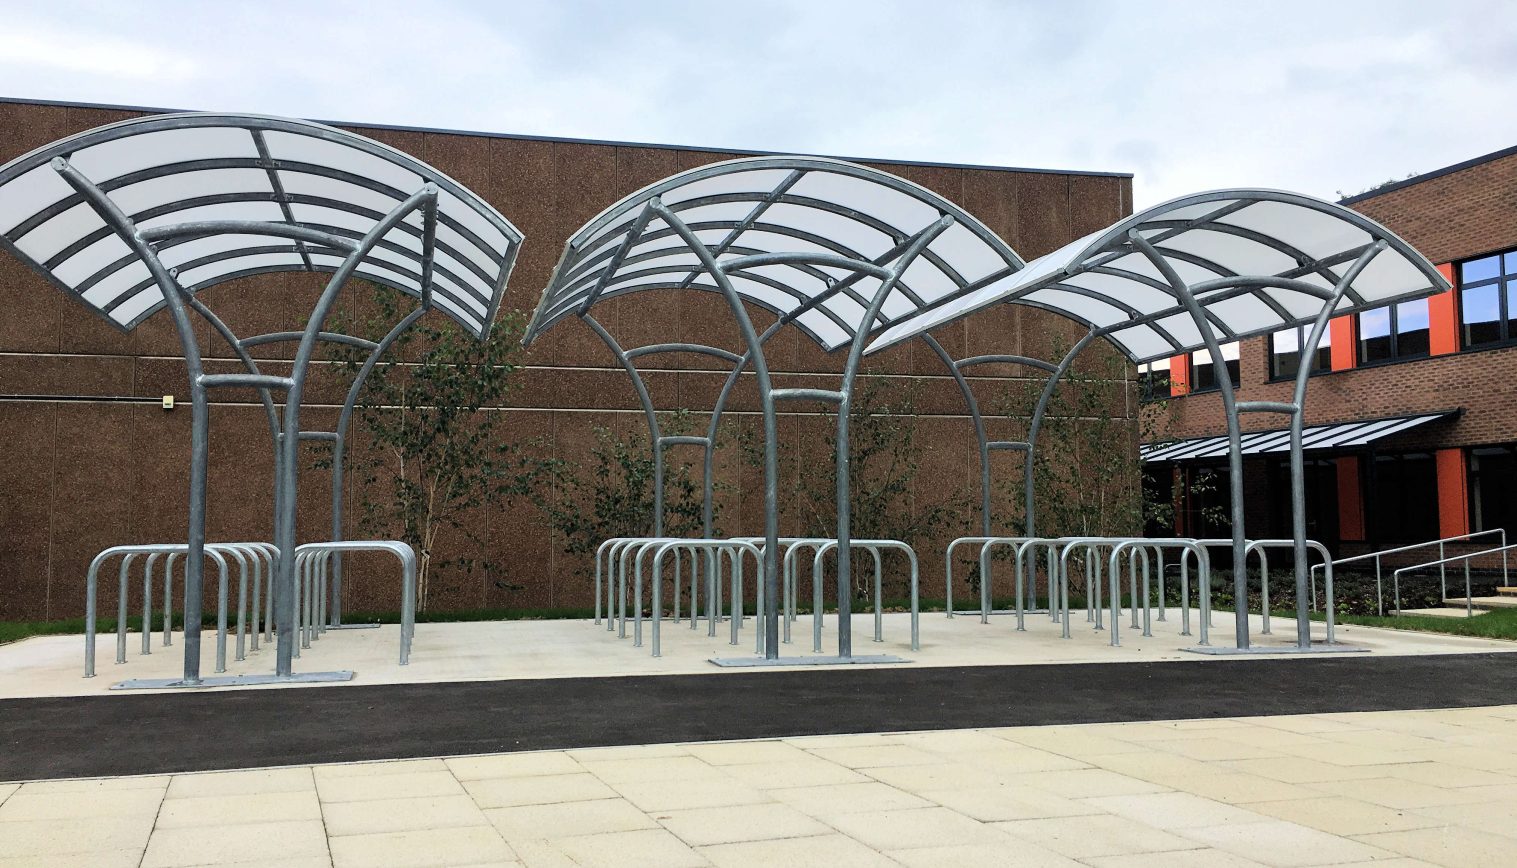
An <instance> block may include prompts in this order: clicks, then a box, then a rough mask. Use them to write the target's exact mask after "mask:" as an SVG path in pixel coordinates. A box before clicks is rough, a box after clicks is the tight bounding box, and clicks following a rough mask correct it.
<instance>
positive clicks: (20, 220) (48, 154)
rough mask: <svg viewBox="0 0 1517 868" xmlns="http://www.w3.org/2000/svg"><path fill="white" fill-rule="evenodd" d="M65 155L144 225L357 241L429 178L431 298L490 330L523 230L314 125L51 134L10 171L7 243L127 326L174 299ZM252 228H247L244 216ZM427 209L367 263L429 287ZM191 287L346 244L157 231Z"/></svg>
mask: <svg viewBox="0 0 1517 868" xmlns="http://www.w3.org/2000/svg"><path fill="white" fill-rule="evenodd" d="M55 158H63V159H65V160H67V161H68V163H69V164H70V165H71V166H73V168H74V169H76V170H77V171H79V172H80V173H82V174H83V175H84V176H85V177H87V178H88V179H89V180H90V181H91V182H93V183H94V184H96V185H98V186H99V187H100V188H101V189H102V190H104V191H105V192H106V193H107V194H108V195H109V196H110V198H111V200H112V201H113V202H115V203H116V205H117V206H118V207H119V208H120V209H121V210H122V211H123V212H125V213H126V215H127V216H128V217H130V218H131V219H132V220H133V221H134V222H135V223H136V224H137V226H138V227H139V228H142V229H154V228H160V227H164V226H169V225H174V224H183V223H201V222H205V221H256V222H258V223H270V224H284V225H285V226H296V227H300V228H303V229H312V230H318V231H320V232H323V233H327V234H330V235H336V236H340V237H341V238H345V239H351V240H357V239H358V238H361V237H362V236H363V235H364V234H365V233H367V232H368V231H369V230H371V229H372V228H373V227H374V226H375V224H376V223H378V222H379V220H380V219H381V218H382V217H384V216H385V214H386V213H388V212H389V211H391V210H392V209H394V208H395V207H396V206H397V205H399V204H400V203H401V202H403V201H405V200H406V199H407V198H408V197H410V196H411V195H412V194H414V193H416V192H417V191H418V190H420V189H421V188H422V187H423V185H425V184H426V183H427V182H431V183H433V184H435V185H436V186H437V187H438V189H439V198H438V223H437V235H436V251H435V261H434V271H433V282H432V300H433V302H434V304H435V305H436V306H437V307H438V308H440V309H442V310H443V311H444V312H446V313H447V314H448V315H449V316H451V317H452V318H453V319H454V320H456V321H457V322H458V323H459V324H460V325H462V326H463V327H464V328H466V329H468V330H469V331H470V332H471V333H473V334H474V335H475V336H477V337H483V336H484V335H485V334H487V333H488V332H489V328H490V323H491V321H492V320H493V319H494V316H495V311H496V308H497V306H498V305H499V304H500V300H501V293H502V290H503V288H504V286H505V283H506V279H507V277H508V276H509V274H510V272H511V266H512V264H513V263H514V261H515V259H516V253H517V250H518V248H519V247H520V245H521V240H522V234H521V233H520V232H519V231H517V229H516V227H514V226H512V225H511V223H510V222H509V221H507V220H506V219H505V218H504V217H502V216H501V215H500V214H499V213H497V212H496V211H495V209H493V208H491V207H490V206H489V205H488V204H486V203H485V202H483V201H481V200H480V199H479V198H478V197H477V196H475V195H474V194H473V193H471V192H470V191H469V190H467V189H466V188H464V187H463V186H462V185H460V184H458V183H457V182H455V181H453V180H452V179H450V178H448V177H447V176H446V175H444V174H443V173H441V172H439V171H437V170H436V169H434V168H432V167H431V166H428V165H427V164H425V163H422V162H420V161H419V160H416V159H414V158H412V157H410V156H408V155H406V154H404V153H402V152H400V151H397V150H395V149H394V148H390V147H388V146H386V145H382V144H380V143H379V142H375V141H372V140H370V139H366V138H364V137H362V136H357V135H354V134H352V133H348V132H344V131H342V130H338V129H334V128H332V127H328V126H323V125H321V124H315V123H310V122H307V121H297V120H288V119H283V118H272V117H262V116H255V115H228V114H173V115H158V116H153V117H148V118H141V119H136V120H130V121H125V122H122V123H118V124H112V125H110V126H105V127H100V128H98V129H94V130H90V131H88V132H84V133H80V134H78V135H75V136H72V137H70V138H67V139H62V140H60V141H58V142H54V143H53V144H51V145H48V146H46V147H44V148H41V149H39V150H36V151H33V152H32V153H30V154H27V155H26V156H24V157H21V158H19V159H17V160H14V161H12V162H11V163H8V164H6V165H5V166H4V167H0V246H3V247H5V248H7V249H9V250H10V251H11V252H12V253H14V254H16V255H17V256H18V257H19V258H21V259H22V260H23V261H24V262H26V263H27V264H28V265H30V266H31V267H32V268H33V269H34V270H35V271H37V272H39V273H40V274H42V275H43V276H44V277H46V278H47V279H49V280H50V281H52V282H53V283H54V284H55V285H57V286H58V287H59V288H61V289H63V290H65V291H66V292H68V293H69V294H70V295H72V296H74V297H75V298H77V299H79V300H80V301H82V302H83V303H84V304H86V305H88V306H89V307H90V308H91V309H93V310H94V311H95V312H97V313H99V314H100V315H102V316H104V317H105V318H106V319H108V320H109V321H110V322H112V323H113V324H115V325H116V326H117V327H119V328H121V329H123V330H130V329H132V328H135V327H136V326H137V324H138V323H140V322H142V321H143V320H144V319H146V318H148V317H149V316H152V315H153V313H155V312H156V311H157V310H158V309H159V308H161V307H163V306H164V304H165V302H164V300H163V296H162V293H161V292H160V290H159V288H158V286H157V285H156V284H155V283H154V282H153V279H152V277H151V276H150V275H149V273H148V269H147V267H146V265H144V264H143V263H142V262H141V261H140V260H139V259H138V258H137V257H136V256H135V255H134V254H133V253H132V251H131V250H130V248H128V246H127V245H126V243H125V242H123V241H122V240H121V238H120V237H118V236H117V235H116V234H115V233H114V232H113V231H112V230H111V229H110V228H109V227H108V226H107V225H106V223H105V222H104V221H103V220H101V218H100V217H99V216H98V215H97V214H96V212H95V211H94V210H93V209H92V208H91V207H90V205H89V204H88V203H86V202H85V201H84V199H83V198H82V197H81V196H80V195H79V194H77V193H75V192H74V190H73V188H71V187H70V186H69V185H68V183H66V182H65V181H64V180H63V178H61V177H60V176H59V173H58V171H57V170H55V169H54V168H53V167H52V166H51V165H50V162H51V161H52V160H54V159H55ZM244 228H247V227H244ZM423 236H424V230H423V215H422V213H421V212H420V211H416V212H413V213H412V214H411V215H410V216H409V217H407V218H406V219H405V220H404V221H402V222H401V223H400V224H399V225H397V226H396V227H395V228H394V229H392V230H391V231H390V232H389V233H388V234H387V235H386V236H385V237H384V239H383V240H382V241H381V242H380V244H379V245H378V246H377V247H376V248H375V249H374V251H373V252H372V253H371V254H370V255H369V256H368V257H366V259H365V261H364V262H363V263H362V264H361V265H360V266H359V268H358V269H357V271H356V273H357V274H358V275H359V276H361V277H364V278H367V279H369V280H373V281H376V282H378V283H383V284H386V285H388V286H391V287H394V288H396V289H398V290H400V291H402V292H406V293H409V294H411V295H417V296H419V295H421V294H422V286H421V281H422V273H423V267H422V263H423ZM155 247H156V248H157V249H158V251H159V254H160V258H161V259H162V260H163V263H164V264H165V265H166V266H168V267H169V268H171V269H177V274H178V279H179V281H180V283H181V285H183V286H184V287H185V288H186V289H187V290H189V291H191V292H197V291H199V290H202V289H205V288H207V287H210V286H215V285H216V284H218V283H222V282H224V281H228V280H232V279H234V278H238V277H245V276H248V275H253V274H264V273H267V272H275V271H334V270H336V269H337V268H338V267H339V266H340V265H341V264H342V262H343V259H344V257H345V255H346V254H345V252H344V251H343V250H341V249H339V248H336V247H329V246H323V245H321V244H319V243H317V242H314V241H304V240H302V241H294V240H291V239H290V238H288V237H278V236H274V235H264V234H260V233H258V232H256V231H236V232H231V231H226V232H206V233H203V234H196V235H193V236H190V237H185V238H174V239H172V240H166V241H161V242H157V243H156V244H155Z"/></svg>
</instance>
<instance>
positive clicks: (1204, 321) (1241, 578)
mask: <svg viewBox="0 0 1517 868" xmlns="http://www.w3.org/2000/svg"><path fill="white" fill-rule="evenodd" d="M1127 238H1128V240H1129V241H1130V242H1132V245H1133V246H1134V247H1135V248H1137V249H1138V250H1140V251H1142V253H1143V255H1144V256H1146V257H1148V260H1149V262H1151V263H1153V265H1154V267H1155V268H1157V269H1159V273H1160V274H1162V275H1163V276H1164V279H1165V280H1166V281H1168V282H1169V284H1170V286H1171V287H1173V289H1174V290H1175V295H1176V297H1177V298H1179V299H1180V303H1181V305H1183V306H1184V307H1185V310H1186V312H1187V313H1189V314H1190V317H1191V320H1192V321H1193V322H1194V323H1195V324H1196V331H1198V332H1199V333H1200V335H1201V339H1202V340H1203V341H1204V342H1205V343H1206V351H1207V353H1208V354H1209V355H1210V356H1211V361H1212V369H1213V370H1214V371H1216V374H1217V385H1218V387H1219V388H1220V389H1221V392H1222V409H1223V412H1224V414H1225V415H1226V417H1227V466H1228V473H1229V475H1230V477H1231V479H1229V480H1228V487H1229V489H1230V492H1231V495H1232V497H1231V506H1232V519H1233V520H1232V526H1233V527H1232V530H1233V537H1232V540H1233V631H1234V634H1235V635H1236V638H1237V645H1238V648H1239V649H1240V650H1246V649H1247V648H1248V647H1249V637H1248V556H1247V553H1246V552H1245V546H1246V545H1247V540H1246V539H1245V537H1244V528H1243V443H1242V438H1243V434H1242V430H1241V428H1240V427H1239V423H1238V399H1237V395H1236V394H1234V392H1233V378H1232V374H1230V373H1229V372H1228V370H1227V361H1226V360H1225V359H1223V358H1222V347H1221V345H1220V344H1218V343H1217V336H1216V333H1215V331H1214V330H1213V328H1212V323H1211V320H1210V319H1208V318H1207V316H1206V311H1205V310H1204V309H1203V308H1202V307H1201V304H1200V302H1198V301H1197V300H1196V296H1195V293H1194V292H1192V291H1191V287H1190V285H1189V284H1187V283H1186V282H1185V281H1184V279H1182V278H1181V277H1180V275H1179V274H1177V273H1176V272H1175V270H1174V268H1173V267H1171V266H1170V264H1169V262H1168V260H1166V259H1165V258H1164V257H1163V256H1162V255H1161V254H1160V253H1159V252H1158V251H1157V250H1155V249H1154V246H1153V245H1152V244H1150V243H1149V242H1148V240H1147V239H1146V238H1144V237H1143V235H1142V233H1140V232H1138V231H1137V230H1136V229H1134V230H1129V231H1128V233H1127ZM1112 632H1113V634H1115V632H1116V625H1115V624H1113V625H1112Z"/></svg>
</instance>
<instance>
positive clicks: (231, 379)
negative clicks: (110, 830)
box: [0, 113, 522, 687]
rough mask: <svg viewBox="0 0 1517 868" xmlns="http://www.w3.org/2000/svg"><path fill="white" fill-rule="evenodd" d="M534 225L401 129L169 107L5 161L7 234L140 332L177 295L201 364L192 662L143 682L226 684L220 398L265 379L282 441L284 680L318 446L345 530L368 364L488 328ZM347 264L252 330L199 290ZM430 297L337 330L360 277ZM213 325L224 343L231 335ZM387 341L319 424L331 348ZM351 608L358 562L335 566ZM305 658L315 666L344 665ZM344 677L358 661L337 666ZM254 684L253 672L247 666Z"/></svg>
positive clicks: (337, 536)
mask: <svg viewBox="0 0 1517 868" xmlns="http://www.w3.org/2000/svg"><path fill="white" fill-rule="evenodd" d="M521 242H522V234H521V233H520V232H519V231H518V230H517V229H516V228H515V227H514V226H512V225H511V223H510V222H509V221H507V220H506V219H505V218H504V217H502V216H501V215H500V214H499V213H498V212H496V211H495V209H494V208H492V207H491V206H490V205H488V204H487V203H486V202H484V200H482V199H481V198H480V197H479V196H477V195H475V194H474V193H472V192H471V191H469V190H468V189H467V188H465V187H463V186H462V185H460V184H459V183H457V182H456V181H453V180H452V179H450V178H449V177H447V176H446V175H444V174H443V173H441V172H439V171H438V170H436V169H435V168H433V167H431V166H429V165H427V164H425V163H423V162H421V161H419V160H417V159H415V158H413V157H411V156H409V155H407V154H405V153H403V152H401V151H398V150H396V149H394V148H391V147H389V146H387V145H383V144H381V143H379V142H376V141H373V140H370V139H367V138H364V137H362V136H358V135H354V134H352V133H348V132H345V131H343V130H339V129H335V128H333V127H328V126H324V125H322V124H317V123H311V122H307V121H299V120H290V119H284V118H274V117H265V116H257V115H241V114H215V113H210V114H168V115H157V116H150V117H145V118H138V119H134V120H128V121H124V122H121V123H117V124H112V125H109V126H104V127H100V128H97V129H93V130H89V131H86V132H83V133H79V134H77V135H74V136H71V137H68V138H65V139H62V140H60V141H57V142H54V143H52V144H50V145H47V146H44V147H42V148H40V149H38V150H36V151H33V152H32V153H30V154H27V155H25V156H22V157H20V158H18V159H16V160H14V161H12V162H11V163H9V164H7V165H5V166H3V167H0V247H4V248H5V249H6V250H7V251H9V252H10V253H11V254H13V255H15V256H16V257H18V258H19V259H20V260H21V261H22V262H24V263H25V264H26V265H28V266H29V267H30V268H31V269H32V270H34V271H36V272H37V273H38V274H40V275H41V276H42V277H44V278H45V279H46V280H47V281H48V282H50V283H51V284H52V285H53V286H55V287H56V288H57V289H59V290H60V291H62V292H63V293H65V294H66V295H68V296H69V298H71V299H73V300H74V301H76V302H78V303H79V304H81V305H83V306H84V307H85V308H86V309H88V310H89V311H90V312H91V313H93V314H95V315H97V316H99V317H101V318H103V319H104V320H105V321H107V322H109V323H110V324H111V325H113V326H114V327H116V328H117V329H119V330H121V331H123V332H130V331H132V330H133V329H135V328H137V326H139V325H140V324H141V323H142V322H144V321H145V320H147V319H148V318H150V317H152V316H154V315H155V314H157V313H158V312H159V311H161V310H165V309H166V310H168V312H169V315H170V317H171V318H172V322H173V325H174V330H175V333H176V335H177V337H178V341H179V347H180V351H181V352H182V354H183V356H184V359H185V362H186V366H187V370H188V379H189V382H188V386H189V394H190V404H191V432H190V450H189V453H190V454H189V469H190V473H189V479H190V490H189V527H188V530H187V535H186V536H187V550H186V553H185V558H186V567H187V570H188V576H187V577H186V595H185V615H186V617H185V624H186V628H185V648H184V655H185V656H184V659H185V664H184V674H183V677H182V678H179V679H172V680H164V681H163V682H162V683H155V684H142V683H139V684H136V685H135V686H142V687H149V686H157V687H164V686H207V685H212V684H214V683H216V682H217V679H215V678H202V677H201V676H200V671H199V669H200V621H201V614H202V611H201V610H202V608H203V600H202V594H203V587H202V585H203V581H202V579H203V575H202V572H203V568H204V559H205V551H206V539H205V510H206V480H207V476H208V474H209V473H210V472H212V468H210V467H209V466H208V460H207V455H208V449H207V439H208V436H209V416H210V396H211V395H212V394H213V393H215V392H218V391H219V390H223V389H227V388H252V389H255V390H257V392H258V395H259V400H260V401H261V403H262V405H263V409H264V413H265V417H266V421H267V424H268V431H269V434H270V439H271V442H272V446H273V449H274V453H275V468H276V480H275V483H274V502H275V511H274V521H273V529H274V539H273V544H274V545H275V546H276V547H277V549H278V551H279V552H280V556H279V563H278V567H277V570H276V571H275V576H274V580H273V581H272V582H271V591H272V594H273V598H274V620H275V623H276V625H277V630H276V633H277V637H278V649H277V655H276V663H275V668H274V673H273V674H272V675H270V676H267V679H268V680H272V681H277V680H290V679H292V678H295V677H296V676H295V674H294V672H293V670H292V657H293V655H294V653H295V642H296V641H297V637H296V635H295V620H296V619H295V610H294V606H295V600H296V589H295V581H296V571H295V553H296V539H295V510H296V480H297V477H298V474H299V446H300V443H301V442H302V441H303V440H311V439H322V440H329V441H331V442H332V443H333V446H334V448H335V455H334V458H335V461H334V474H333V486H332V492H333V528H332V537H333V541H334V542H335V541H340V540H341V538H342V526H341V513H342V506H341V491H342V480H341V468H342V459H343V446H344V438H345V437H346V435H347V425H348V422H349V420H350V418H351V416H352V409H353V406H354V403H355V401H356V400H357V397H358V394H359V392H360V390H361V388H362V385H363V378H364V377H365V376H366V375H367V374H368V372H369V371H370V370H372V368H373V365H374V363H375V362H376V361H377V360H378V358H379V357H380V356H381V355H383V353H384V352H385V351H386V350H387V349H388V348H389V346H390V345H391V344H392V343H393V341H394V340H395V339H396V338H397V337H398V336H399V335H400V333H401V332H402V331H403V330H404V329H405V328H407V327H408V326H410V325H411V324H412V323H414V322H415V321H416V319H417V318H418V317H420V316H421V315H423V314H424V313H426V312H427V311H433V310H435V311H438V312H440V313H442V314H444V315H446V316H448V317H449V318H451V319H452V320H453V321H454V322H456V323H457V324H458V325H459V326H460V327H461V328H463V329H464V330H465V331H467V332H468V333H469V334H470V335H472V336H473V337H475V338H477V339H480V340H485V339H487V338H488V337H489V334H490V326H491V322H492V321H493V319H494V317H495V314H496V311H497V308H498V307H499V305H500V302H501V298H502V295H503V292H504V290H505V286H506V281H507V279H508V278H509V277H510V274H511V268H512V265H513V264H514V262H515V260H516V256H517V253H518V251H519V249H520V246H521ZM292 271H301V272H313V273H323V274H326V275H329V276H328V278H327V281H326V283H325V286H324V288H323V289H322V290H321V292H320V294H319V297H318V300H317V301H316V302H315V304H314V306H313V307H312V308H311V310H310V312H309V315H308V316H307V317H306V319H305V320H304V322H295V323H291V324H290V329H291V330H289V331H278V332H269V333H265V334H259V335H250V336H243V337H239V336H238V335H236V334H235V333H234V332H233V331H232V330H231V328H229V327H228V325H227V324H226V322H224V321H223V320H222V319H221V318H220V317H218V315H217V314H216V313H215V312H214V311H213V310H212V309H211V308H210V307H209V306H208V305H207V304H206V303H205V302H204V301H203V300H202V299H201V298H200V297H199V295H200V293H201V292H202V291H204V290H206V289H209V288H211V287H215V286H219V285H220V284H223V283H226V282H228V281H233V280H236V279H238V278H243V277H249V276H254V275H260V274H268V273H271V272H292ZM355 277H358V278H362V279H365V280H369V281H373V282H376V283H380V284H383V285H386V286H389V287H391V288H393V289H396V290H398V291H400V292H402V293H405V294H406V295H409V296H411V297H413V298H414V299H415V301H416V306H415V308H414V309H413V310H412V311H411V312H409V313H408V314H407V315H406V316H405V317H403V318H402V319H401V320H400V322H398V323H396V324H395V326H394V328H393V329H392V330H391V331H390V333H389V334H388V335H386V336H385V337H384V338H383V339H382V340H379V341H367V340H362V339H359V338H354V337H351V336H347V335H341V334H336V333H333V332H329V331H327V330H326V328H325V326H326V323H327V321H328V319H329V318H330V316H331V314H332V312H333V308H334V306H335V305H336V303H337V302H338V301H339V298H340V296H341V294H342V291H343V289H344V287H345V286H346V285H347V284H348V282H349V281H350V280H351V279H352V278H355ZM197 317H198V318H199V319H200V320H203V321H204V322H205V323H207V324H208V325H209V327H210V330H211V331H212V332H214V335H215V337H219V339H220V340H221V341H222V342H224V343H225V346H226V349H227V351H229V352H230V354H231V355H232V357H233V358H235V360H236V364H237V365H238V366H240V367H241V369H242V370H241V371H240V372H237V373H212V372H208V371H207V366H206V365H205V363H204V360H203V358H202V351H201V348H200V344H199V342H198V341H197V337H196V333H195V328H196V318H197ZM215 337H213V340H215ZM325 342H340V343H346V344H350V345H353V346H356V347H359V348H360V349H361V350H363V351H365V352H367V353H368V357H367V364H366V365H365V366H364V367H363V369H362V371H361V372H360V374H359V376H358V378H357V379H356V380H355V382H354V383H353V384H352V386H351V389H350V391H349V392H348V395H347V399H346V402H345V403H344V405H343V410H342V414H341V417H340V422H339V424H338V426H337V430H335V431H307V430H304V429H303V428H302V427H301V408H302V401H303V398H304V396H305V394H304V393H305V386H306V380H307V376H308V374H309V372H310V370H311V367H312V362H313V361H316V360H317V359H316V356H317V355H318V346H319V345H321V344H323V343H325ZM277 343H288V344H294V345H295V350H294V353H293V359H294V361H293V365H289V364H287V363H277V364H278V366H279V373H268V372H266V371H265V370H264V369H263V368H261V367H260V363H259V362H258V360H256V359H254V358H253V356H252V355H251V354H250V353H249V349H250V348H252V347H256V346H261V345H266V344H277ZM331 594H332V608H331V611H332V620H333V621H334V622H339V621H340V617H341V616H340V612H341V607H340V603H339V602H338V601H339V600H340V597H341V572H340V567H337V565H334V569H333V571H332V573H331ZM323 675H324V673H304V674H302V675H301V676H299V678H300V680H303V681H312V680H318V681H319V680H324V678H323ZM325 675H330V676H331V678H332V679H337V678H340V677H341V678H345V677H348V674H347V673H339V672H334V673H325ZM240 683H249V682H248V676H244V677H243V678H242V680H241V681H240Z"/></svg>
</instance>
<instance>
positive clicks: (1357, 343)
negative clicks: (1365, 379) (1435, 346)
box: [1354, 298, 1433, 368]
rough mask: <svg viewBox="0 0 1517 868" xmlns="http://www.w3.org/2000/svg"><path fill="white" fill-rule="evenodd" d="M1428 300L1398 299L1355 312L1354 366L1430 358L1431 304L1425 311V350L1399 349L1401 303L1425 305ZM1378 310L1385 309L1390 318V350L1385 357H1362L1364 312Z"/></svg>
mask: <svg viewBox="0 0 1517 868" xmlns="http://www.w3.org/2000/svg"><path fill="white" fill-rule="evenodd" d="M1428 301H1429V300H1428V299H1425V298H1414V299H1412V300H1410V301H1399V302H1395V303H1393V304H1388V305H1384V306H1383V307H1377V308H1372V309H1370V310H1367V311H1362V312H1360V313H1358V314H1355V315H1354V362H1355V366H1356V367H1360V368H1374V367H1378V366H1380V365H1395V364H1399V363H1401V362H1414V361H1417V360H1419V359H1426V358H1431V357H1432V325H1433V323H1432V319H1433V311H1432V308H1431V306H1429V307H1428V311H1427V318H1428V348H1427V349H1425V350H1421V351H1418V352H1402V351H1401V323H1400V320H1401V312H1400V310H1399V308H1400V307H1401V305H1403V304H1423V305H1427V304H1428ZM1378 310H1383V311H1385V312H1386V314H1387V316H1388V318H1389V320H1390V334H1389V335H1388V337H1389V338H1390V342H1391V351H1390V355H1389V356H1387V357H1385V358H1383V359H1366V358H1365V357H1364V342H1365V338H1364V326H1363V321H1364V316H1365V315H1366V314H1370V313H1374V312H1375V311H1378Z"/></svg>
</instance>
